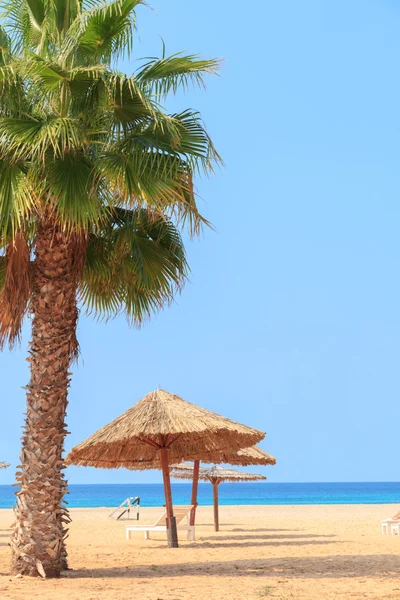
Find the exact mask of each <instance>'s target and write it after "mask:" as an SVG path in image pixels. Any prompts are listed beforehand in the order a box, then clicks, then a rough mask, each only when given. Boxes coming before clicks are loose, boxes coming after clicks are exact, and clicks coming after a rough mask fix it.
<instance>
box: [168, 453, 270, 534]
mask: <svg viewBox="0 0 400 600" xmlns="http://www.w3.org/2000/svg"><path fill="white" fill-rule="evenodd" d="M171 475H172V477H176V478H177V479H192V478H193V465H185V464H183V465H177V466H176V467H175V466H173V469H172V473H171ZM199 479H201V480H202V481H210V482H211V483H212V486H213V496H214V529H215V531H219V514H218V512H219V511H218V486H219V484H220V483H222V482H223V481H235V482H238V481H260V480H261V479H267V478H266V477H265V476H264V475H256V474H254V473H244V472H243V471H235V470H234V469H224V468H222V467H201V468H200V469H199Z"/></svg>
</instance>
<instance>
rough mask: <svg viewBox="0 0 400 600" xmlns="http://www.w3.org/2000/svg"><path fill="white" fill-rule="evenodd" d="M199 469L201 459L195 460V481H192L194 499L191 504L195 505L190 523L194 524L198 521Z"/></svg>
mask: <svg viewBox="0 0 400 600" xmlns="http://www.w3.org/2000/svg"><path fill="white" fill-rule="evenodd" d="M199 469H200V461H199V460H195V461H194V465H193V483H192V500H191V504H192V505H193V508H192V511H191V513H190V524H191V525H194V524H195V521H196V508H197V490H198V487H199Z"/></svg>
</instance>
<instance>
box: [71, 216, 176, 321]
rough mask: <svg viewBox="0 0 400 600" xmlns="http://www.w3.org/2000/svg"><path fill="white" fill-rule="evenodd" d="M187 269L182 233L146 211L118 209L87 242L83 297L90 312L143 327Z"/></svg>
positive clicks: (159, 217) (169, 295)
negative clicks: (121, 315) (118, 316)
mask: <svg viewBox="0 0 400 600" xmlns="http://www.w3.org/2000/svg"><path fill="white" fill-rule="evenodd" d="M187 273H188V266H187V262H186V257H185V251H184V247H183V243H182V239H181V237H180V234H179V231H178V230H177V229H176V228H175V227H174V225H173V224H172V223H171V222H170V221H169V220H167V219H165V218H163V217H161V216H160V215H159V214H154V213H152V212H151V211H148V210H132V211H129V210H126V209H115V210H113V211H111V212H109V213H108V219H105V220H104V223H103V229H102V231H101V232H100V233H98V234H97V235H94V234H93V235H92V236H91V238H90V241H89V246H88V251H87V260H86V266H85V270H84V274H83V280H82V284H81V296H82V300H83V302H84V303H85V305H86V307H87V309H88V311H89V312H93V313H95V314H96V315H98V316H104V317H106V318H108V317H110V316H112V315H116V314H119V313H120V312H121V311H124V312H126V314H127V315H128V317H129V318H130V320H131V321H132V322H133V323H134V324H135V325H140V324H141V323H142V322H143V321H144V320H145V319H146V318H148V317H149V316H150V314H151V313H152V312H153V311H154V310H158V309H160V308H162V306H163V305H164V304H165V302H166V301H171V300H172V298H173V295H174V291H175V290H178V289H179V288H180V287H181V285H182V284H183V282H184V281H185V279H186V277H187Z"/></svg>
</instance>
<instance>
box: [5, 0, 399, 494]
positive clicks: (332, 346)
mask: <svg viewBox="0 0 400 600" xmlns="http://www.w3.org/2000/svg"><path fill="white" fill-rule="evenodd" d="M152 6H153V8H154V10H153V11H152V10H149V9H147V8H140V9H139V10H138V40H137V44H136V49H135V57H140V56H149V55H156V54H159V53H160V51H161V41H160V38H161V37H162V38H163V39H164V40H165V42H166V44H167V50H168V52H169V53H173V52H176V51H179V50H185V51H188V52H200V53H202V54H203V55H205V56H208V57H215V56H216V57H224V58H225V62H224V66H223V69H222V71H221V76H220V77H218V78H212V79H210V80H209V82H208V89H207V91H206V92H203V91H200V90H196V91H193V92H190V93H188V94H187V95H186V96H183V97H180V98H179V99H178V100H177V101H176V103H174V104H171V105H170V106H169V108H170V109H171V110H175V109H176V108H177V107H178V108H179V107H180V108H183V107H189V106H190V107H196V108H198V109H199V110H201V112H202V113H203V115H204V118H205V120H206V123H207V126H208V129H209V131H210V133H211V134H212V136H213V138H214V140H215V143H216V144H217V147H218V149H219V151H220V152H221V154H222V155H223V157H224V159H225V162H226V168H225V169H224V170H223V171H221V173H219V174H217V176H215V177H212V178H211V179H209V180H202V181H200V182H198V189H199V193H200V195H201V197H202V198H203V199H204V201H203V204H202V207H203V212H204V213H205V214H206V216H207V217H208V218H209V219H210V220H211V221H212V222H213V223H214V225H215V227H216V229H217V231H216V232H212V231H206V232H205V234H204V236H203V238H202V239H201V240H200V241H195V242H193V243H190V245H189V246H188V252H189V258H190V263H191V267H192V271H193V272H192V276H191V283H190V284H189V285H187V287H186V288H185V290H184V291H183V294H182V295H181V296H180V297H179V298H178V299H177V302H176V304H175V305H174V306H173V307H172V308H171V309H167V310H165V311H164V312H163V313H161V314H160V315H158V316H157V317H156V318H154V320H153V321H152V323H151V324H150V325H147V326H146V327H144V328H143V329H142V330H141V331H136V330H131V329H129V328H128V327H127V325H126V321H125V319H124V318H120V319H118V320H115V321H112V322H109V323H108V324H98V323H96V322H94V321H92V320H90V319H86V318H84V317H81V319H80V324H79V339H80V343H81V350H82V358H81V360H80V362H79V365H78V366H77V367H76V368H74V377H73V383H72V388H71V393H70V405H69V411H68V425H69V431H71V432H72V434H71V435H70V436H69V437H68V439H67V445H66V447H67V450H69V449H70V448H71V447H72V446H73V445H75V444H76V443H78V442H80V441H81V440H83V439H84V438H86V437H87V436H88V435H89V434H91V433H93V432H94V431H95V430H96V429H98V428H99V427H100V426H102V425H104V424H106V423H107V422H109V421H110V420H111V419H113V418H114V417H116V416H117V415H119V414H120V413H122V412H123V411H125V410H126V409H127V408H128V407H129V406H131V405H132V404H133V403H134V402H136V401H137V400H138V399H140V398H141V397H142V396H143V395H144V394H146V393H147V392H148V391H150V390H152V389H154V388H157V387H158V386H161V387H163V388H165V389H167V390H169V391H171V392H175V393H177V394H180V395H182V396H183V397H184V398H186V399H187V400H190V401H191V402H195V403H198V404H200V405H202V406H204V407H206V408H209V409H211V410H214V411H216V412H219V413H222V414H224V415H226V416H229V417H231V418H232V419H235V420H238V421H241V422H244V423H247V424H249V425H254V426H256V427H259V428H261V429H263V430H266V431H267V437H266V439H265V441H264V442H263V443H262V444H261V445H262V447H263V448H264V449H266V450H267V451H269V452H271V453H272V454H274V455H275V456H277V458H278V464H277V466H276V467H273V468H267V469H265V472H266V474H267V475H268V478H269V480H270V481H357V480H358V481H374V480H383V481H385V480H386V481H390V480H392V481H393V480H394V481H395V480H398V479H399V472H398V468H397V465H398V439H399V434H398V429H399V373H400V371H399V367H400V321H399V309H400V282H399V266H400V234H399V228H400V225H399V223H400V204H399V196H400V141H399V139H400V136H399V125H400V108H399V107H400V83H399V65H400V6H399V4H398V2H395V1H394V0H353V1H352V2H348V0H336V1H335V2H332V1H327V0H326V1H324V0H315V1H312V0H304V1H303V2H299V1H298V0H291V1H289V0H280V1H279V2H276V1H272V0H254V1H253V2H251V3H248V4H243V3H242V2H238V1H234V2H232V1H231V0H229V1H228V0H218V1H216V0H203V2H188V1H187V0H153V1H152ZM122 67H123V68H124V70H126V71H128V72H130V71H132V70H133V64H127V63H125V64H123V65H122ZM28 333H29V331H28V327H27V328H26V331H25V336H24V340H23V344H22V347H21V350H20V351H14V352H13V353H9V352H4V353H3V354H2V355H0V369H1V374H2V382H1V396H2V412H1V419H0V459H1V460H7V461H9V462H11V463H12V464H13V467H14V466H15V465H16V464H17V463H18V452H19V438H20V432H21V429H20V428H21V425H22V412H23V410H24V405H25V397H24V391H23V390H22V389H21V386H23V385H25V384H26V383H27V382H28V363H26V362H25V357H26V352H27V341H28ZM255 470H257V469H255ZM13 473H14V469H8V470H7V471H3V472H1V475H0V480H1V482H2V483H11V482H12V481H13ZM69 478H70V481H71V483H81V482H106V481H109V482H130V481H161V478H160V475H159V474H158V473H157V472H144V473H135V472H133V473H132V472H127V471H123V470H120V471H102V470H95V469H83V468H71V469H69Z"/></svg>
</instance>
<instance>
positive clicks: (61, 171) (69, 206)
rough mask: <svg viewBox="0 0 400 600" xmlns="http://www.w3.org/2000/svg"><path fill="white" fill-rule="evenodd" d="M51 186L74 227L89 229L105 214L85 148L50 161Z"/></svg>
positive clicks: (52, 195)
mask: <svg viewBox="0 0 400 600" xmlns="http://www.w3.org/2000/svg"><path fill="white" fill-rule="evenodd" d="M46 175H47V183H48V186H47V189H48V192H49V196H50V198H51V202H52V203H53V204H54V205H55V206H56V210H57V214H58V216H59V218H61V220H62V221H63V222H64V223H68V226H69V227H70V228H72V229H73V228H77V227H78V228H84V229H86V230H87V229H88V228H89V227H90V225H91V224H92V223H96V222H97V221H98V219H99V218H100V216H101V211H102V205H101V199H100V197H99V195H98V194H97V193H96V191H95V189H94V185H93V165H92V164H91V162H90V161H89V160H88V158H87V157H86V156H85V154H84V153H83V152H71V153H69V154H66V155H65V156H63V157H62V158H56V159H55V160H53V161H51V162H48V163H47V165H46Z"/></svg>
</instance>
